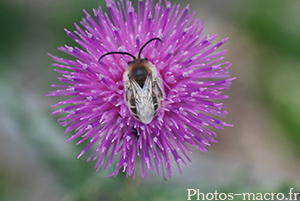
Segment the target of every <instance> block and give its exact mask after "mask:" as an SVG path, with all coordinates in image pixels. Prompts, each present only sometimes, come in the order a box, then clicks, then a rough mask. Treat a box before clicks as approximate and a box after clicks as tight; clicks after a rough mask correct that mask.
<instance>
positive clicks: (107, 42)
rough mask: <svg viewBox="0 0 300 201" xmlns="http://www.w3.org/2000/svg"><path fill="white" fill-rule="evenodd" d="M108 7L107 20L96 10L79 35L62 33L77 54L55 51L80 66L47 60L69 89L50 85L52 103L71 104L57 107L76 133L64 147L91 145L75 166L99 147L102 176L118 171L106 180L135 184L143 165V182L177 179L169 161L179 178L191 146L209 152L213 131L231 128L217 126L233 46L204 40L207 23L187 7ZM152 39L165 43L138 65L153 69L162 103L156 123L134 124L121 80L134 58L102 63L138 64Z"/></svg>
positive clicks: (124, 0)
mask: <svg viewBox="0 0 300 201" xmlns="http://www.w3.org/2000/svg"><path fill="white" fill-rule="evenodd" d="M106 6H107V8H108V11H109V13H104V12H103V11H102V9H101V7H99V8H98V9H93V14H94V17H92V16H91V15H90V14H89V13H88V12H87V11H85V10H83V12H84V13H85V14H86V17H85V18H83V19H82V21H81V22H80V24H81V27H80V26H79V25H78V24H76V23H74V25H75V28H76V30H74V31H73V32H71V31H69V30H67V29H65V31H66V33H67V35H69V36H70V38H71V39H73V40H74V41H75V42H76V43H77V44H78V45H79V46H80V48H79V47H69V46H67V45H65V46H62V47H59V48H58V49H59V50H60V51H62V52H65V53H67V54H69V55H71V56H73V57H75V58H76V59H75V60H67V59H63V58H59V57H56V56H54V55H52V54H49V56H51V57H52V58H53V59H54V60H55V62H57V63H54V64H53V66H55V67H56V69H55V71H56V72H59V73H61V74H62V76H61V77H59V78H58V79H59V80H60V81H61V82H64V83H66V85H51V86H52V87H54V88H58V89H56V90H55V91H53V92H50V93H49V94H48V96H71V97H69V98H67V99H66V100H63V101H60V102H58V103H57V104H55V105H54V106H55V107H56V106H61V107H63V108H61V109H58V110H56V111H54V112H53V113H52V114H60V113H65V114H66V116H65V117H62V118H60V119H59V121H60V122H61V124H62V126H65V127H66V132H70V131H73V130H74V131H75V134H74V135H72V136H71V137H70V138H69V139H68V140H67V141H71V140H75V139H79V140H78V142H77V144H81V143H82V142H84V141H89V143H88V145H87V146H86V147H85V148H84V149H83V150H82V151H81V153H80V154H79V156H78V158H80V157H81V156H82V155H83V154H85V153H86V152H87V151H88V150H89V149H92V147H94V146H96V147H97V148H96V150H95V151H94V152H93V153H92V154H91V156H90V157H89V158H88V161H90V160H94V161H95V168H96V169H97V171H99V170H100V168H103V170H104V171H105V170H106V169H107V168H108V167H111V166H112V164H115V165H116V167H115V171H114V172H113V173H112V174H111V175H108V176H116V175H117V174H118V173H119V172H120V171H123V172H126V176H127V177H128V176H130V175H132V177H133V178H134V177H135V163H136V159H137V157H140V158H141V166H142V176H143V177H144V176H146V178H148V176H149V174H148V170H149V169H152V170H156V171H157V173H158V175H162V176H163V177H164V178H165V179H166V177H167V176H166V175H168V176H169V177H171V175H172V170H171V163H170V162H171V160H174V161H175V162H176V163H177V165H178V168H179V171H180V172H181V168H180V166H181V165H183V164H186V161H189V162H191V160H190V158H189V157H188V154H189V153H190V154H192V153H193V152H192V151H191V149H190V148H189V146H188V145H189V144H190V145H192V146H194V147H195V148H197V149H199V150H200V151H203V152H206V151H207V146H210V144H211V143H215V142H217V141H216V140H215V137H216V133H215V132H213V131H211V130H210V128H216V129H221V130H222V129H224V127H225V126H232V125H230V124H227V123H226V122H224V121H222V120H219V119H217V117H222V118H224V117H225V116H226V115H227V112H226V111H225V109H226V107H225V106H224V105H223V103H220V102H219V101H220V100H222V99H226V98H228V97H229V96H228V95H223V94H222V91H223V90H226V89H229V87H230V85H231V81H232V80H234V79H235V78H230V75H229V71H228V69H229V68H230V66H231V63H230V62H225V61H223V60H224V55H225V54H226V53H227V50H222V51H216V50H217V49H218V48H219V47H220V46H221V45H223V44H224V43H225V42H226V40H227V39H228V38H225V39H223V40H221V41H220V42H217V43H214V42H213V40H214V39H215V38H216V37H217V35H213V36H210V35H204V34H203V33H202V32H203V30H204V26H203V22H202V21H200V20H199V19H197V18H194V14H195V12H193V13H191V14H188V12H189V9H190V8H189V5H188V6H186V7H185V8H184V9H182V10H180V5H176V4H173V5H172V4H171V3H170V2H168V1H166V3H165V5H162V3H161V0H160V1H159V2H158V3H157V4H156V5H155V6H154V10H153V0H150V1H149V0H144V1H143V0H139V1H138V4H137V7H136V9H135V8H134V7H133V5H132V3H131V2H130V1H129V0H121V1H120V2H115V1H113V0H107V1H106ZM152 10H153V12H152ZM152 38H160V39H161V40H162V42H160V41H158V40H156V41H153V42H151V43H149V44H148V45H147V46H146V47H145V48H144V49H143V51H142V54H141V57H142V58H147V59H148V60H149V61H150V62H151V63H152V64H153V65H154V67H155V68H156V70H157V72H158V77H159V78H160V79H161V81H162V84H163V89H162V90H163V91H164V93H165V97H164V99H163V100H162V102H161V105H160V107H159V108H158V111H157V114H156V115H155V116H154V118H153V120H152V121H151V122H150V123H149V124H144V123H142V122H141V121H139V120H137V119H136V118H135V117H133V115H132V112H131V110H130V109H129V107H128V105H127V103H126V99H125V91H126V90H127V89H125V86H124V80H123V74H124V72H125V71H126V69H127V66H128V62H129V61H131V60H132V58H131V57H130V56H128V55H121V54H111V55H106V56H105V57H103V58H102V59H101V61H100V62H99V63H98V60H99V58H100V57H101V56H102V55H104V54H105V53H108V52H127V53H130V54H132V55H134V56H137V54H138V53H139V51H140V48H141V47H142V46H143V44H145V43H146V42H147V41H149V40H150V39H152ZM211 115H212V116H211ZM113 161H115V162H116V163H113Z"/></svg>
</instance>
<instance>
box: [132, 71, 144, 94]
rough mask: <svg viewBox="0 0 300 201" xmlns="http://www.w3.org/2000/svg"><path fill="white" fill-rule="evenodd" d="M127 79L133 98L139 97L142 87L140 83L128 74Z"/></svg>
mask: <svg viewBox="0 0 300 201" xmlns="http://www.w3.org/2000/svg"><path fill="white" fill-rule="evenodd" d="M129 81H130V84H131V88H132V92H133V96H134V97H135V98H139V97H142V96H143V89H142V88H141V87H140V85H139V84H138V83H137V82H136V81H135V80H134V79H133V78H132V77H130V76H129Z"/></svg>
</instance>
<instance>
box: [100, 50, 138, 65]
mask: <svg viewBox="0 0 300 201" xmlns="http://www.w3.org/2000/svg"><path fill="white" fill-rule="evenodd" d="M110 54H126V55H129V56H131V57H132V58H134V59H136V57H135V56H133V55H132V54H130V53H129V52H107V53H105V54H103V55H102V56H101V57H100V58H99V59H98V63H99V62H100V60H101V59H102V58H103V57H105V56H107V55H110Z"/></svg>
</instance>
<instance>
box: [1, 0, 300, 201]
mask: <svg viewBox="0 0 300 201" xmlns="http://www.w3.org/2000/svg"><path fill="white" fill-rule="evenodd" d="M172 3H181V4H182V8H183V7H185V5H186V4H187V3H190V4H191V7H190V8H191V10H195V11H196V17H197V18H200V19H202V20H203V21H204V25H205V27H206V29H205V33H207V34H216V33H217V34H219V37H218V40H221V39H222V38H225V37H227V36H228V37H229V41H228V42H226V44H225V45H224V47H222V48H223V49H229V53H228V55H227V57H226V59H227V60H229V61H231V62H232V63H233V66H232V68H231V75H232V76H233V77H238V79H237V80H235V81H234V82H233V85H232V87H231V89H230V90H228V91H227V94H230V96H231V98H230V99H228V100H226V101H225V102H226V104H227V106H228V112H229V115H228V119H227V122H229V123H232V124H234V125H235V126H234V127H233V128H226V129H225V131H218V140H219V143H217V144H213V146H212V147H210V148H209V150H208V153H205V154H204V153H200V151H196V150H194V155H193V156H191V158H192V161H193V164H188V166H184V167H183V168H182V172H183V173H182V174H179V172H178V170H177V166H176V165H173V177H172V178H171V179H168V180H167V181H164V180H163V179H162V178H161V177H158V176H157V175H156V172H152V171H151V172H150V178H149V180H146V179H143V178H142V177H141V171H140V166H139V165H138V166H137V173H136V179H134V180H132V179H131V178H129V179H126V178H125V176H124V175H123V174H119V176H117V177H112V178H106V177H105V176H106V175H108V174H109V173H111V172H113V171H114V168H113V167H112V168H110V169H109V170H107V171H106V172H102V171H100V172H96V171H95V169H94V168H93V165H94V163H93V162H90V163H87V162H86V159H87V158H88V154H89V153H88V154H86V155H84V156H83V157H82V158H81V159H79V160H77V159H76V157H77V155H78V154H79V153H80V151H81V149H82V147H83V146H84V145H82V146H76V145H75V142H68V143H66V142H65V141H66V139H67V138H68V137H69V136H70V135H71V134H64V129H63V128H62V127H60V125H59V124H58V123H57V122H56V120H57V118H58V116H51V112H52V111H53V110H54V109H53V108H52V107H51V105H53V104H54V103H56V102H57V101H59V100H61V98H59V97H46V96H45V94H47V93H48V92H49V91H51V90H52V89H51V87H50V85H51V84H58V83H59V81H58V80H57V77H58V75H59V74H58V73H56V72H54V71H53V67H52V66H51V63H52V62H53V60H52V59H51V58H50V57H49V56H47V53H48V52H50V53H52V54H54V55H58V56H61V57H68V56H67V55H65V54H63V53H62V52H59V51H58V50H57V49H56V48H57V47H58V46H61V45H64V44H68V45H71V46H75V45H76V44H75V43H74V42H73V41H72V40H71V39H70V38H69V37H68V36H67V35H66V34H65V32H64V31H63V28H67V29H69V30H74V29H75V27H74V25H73V23H74V22H77V23H78V22H79V21H80V20H81V18H83V17H85V15H84V13H83V12H82V9H83V8H84V9H86V10H87V11H88V12H89V13H91V14H92V10H91V9H92V8H97V7H98V6H99V5H101V7H103V8H104V7H105V5H106V3H105V1H104V0H88V1H80V0H52V1H41V0H28V1H22V0H0V19H1V20H0V27H1V28H0V153H1V154H0V200H3V201H19V200H22V201H40V200H43V201H48V200H49V201H53V200H59V201H83V200H104V201H114V200H120V201H122V200H124V201H125V200H146V201H148V200H149V201H166V200H173V201H181V200H187V189H188V188H192V189H200V191H201V192H204V193H209V192H215V190H217V191H218V192H219V193H221V192H225V193H229V192H233V193H244V192H261V193H264V192H281V193H288V192H289V188H292V187H293V188H294V192H300V160H299V154H300V101H299V100H300V22H299V19H300V12H299V10H300V1H298V0H294V1H292V0H285V1H282V0H272V1H269V0H251V1H248V0H239V1H236V0H227V1H220V0H210V1H206V0H189V1H182V2H180V1H178V0H176V1H175V0H174V1H172ZM134 5H136V1H134ZM193 199H194V200H195V198H193ZM298 199H300V198H298ZM235 200H239V198H238V197H236V199H235Z"/></svg>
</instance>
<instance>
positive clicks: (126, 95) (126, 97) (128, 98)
mask: <svg viewBox="0 0 300 201" xmlns="http://www.w3.org/2000/svg"><path fill="white" fill-rule="evenodd" d="M124 87H125V99H126V103H128V101H129V100H130V95H131V93H130V91H131V88H130V84H129V82H128V81H127V82H125V84H124Z"/></svg>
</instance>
